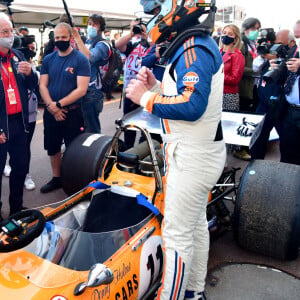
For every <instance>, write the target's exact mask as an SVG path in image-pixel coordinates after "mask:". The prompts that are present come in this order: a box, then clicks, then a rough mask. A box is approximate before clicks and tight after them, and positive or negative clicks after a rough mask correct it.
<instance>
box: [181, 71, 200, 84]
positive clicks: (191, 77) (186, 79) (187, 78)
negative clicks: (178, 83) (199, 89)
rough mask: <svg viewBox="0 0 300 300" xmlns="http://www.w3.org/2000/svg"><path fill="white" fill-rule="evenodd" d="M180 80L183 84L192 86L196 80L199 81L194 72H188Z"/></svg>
mask: <svg viewBox="0 0 300 300" xmlns="http://www.w3.org/2000/svg"><path fill="white" fill-rule="evenodd" d="M182 82H183V85H185V86H194V85H195V84H196V83H197V82H199V76H198V74H197V73H195V72H188V73H186V74H185V75H184V76H183V80H182Z"/></svg>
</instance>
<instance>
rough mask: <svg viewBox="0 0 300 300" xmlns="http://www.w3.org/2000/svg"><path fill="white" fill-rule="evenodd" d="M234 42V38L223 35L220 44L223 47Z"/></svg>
mask: <svg viewBox="0 0 300 300" xmlns="http://www.w3.org/2000/svg"><path fill="white" fill-rule="evenodd" d="M233 42H234V38H232V37H230V36H228V35H223V36H222V43H223V44H224V45H230V44H232V43H233Z"/></svg>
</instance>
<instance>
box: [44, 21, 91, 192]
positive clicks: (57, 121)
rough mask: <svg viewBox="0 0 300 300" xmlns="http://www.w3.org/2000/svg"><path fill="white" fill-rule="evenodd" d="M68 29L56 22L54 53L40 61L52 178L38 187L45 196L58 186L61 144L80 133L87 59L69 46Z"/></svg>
mask: <svg viewBox="0 0 300 300" xmlns="http://www.w3.org/2000/svg"><path fill="white" fill-rule="evenodd" d="M71 35H72V28H71V26H70V25H69V24H67V23H59V24H58V25H56V27H55V30H54V39H55V46H56V47H57V49H58V50H57V51H55V52H53V53H51V54H49V55H47V56H46V57H45V58H44V60H43V65H42V70H41V78H40V93H41V96H42V98H43V100H44V102H45V105H46V109H45V111H44V128H45V129H44V148H45V150H47V152H48V155H49V156H50V161H51V166H52V171H53V178H52V179H51V180H50V181H49V182H48V183H47V184H45V185H44V186H42V187H41V190H40V191H41V193H48V192H50V191H52V190H55V189H58V188H60V187H61V179H60V166H61V158H62V155H61V145H62V142H63V140H64V142H65V145H66V147H68V145H69V144H70V142H71V141H72V140H73V139H74V138H75V137H76V136H77V135H79V134H80V133H81V131H82V127H83V126H84V125H83V116H82V111H81V100H82V97H83V96H84V95H85V94H86V91H87V88H88V84H89V80H90V73H91V72H90V65H89V61H88V60H87V58H86V57H85V56H84V55H83V54H82V53H80V52H79V51H78V50H75V49H73V48H72V47H71V46H70V40H71Z"/></svg>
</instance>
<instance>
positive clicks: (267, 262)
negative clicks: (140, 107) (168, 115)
mask: <svg viewBox="0 0 300 300" xmlns="http://www.w3.org/2000/svg"><path fill="white" fill-rule="evenodd" d="M113 95H114V97H115V98H116V99H115V100H111V101H105V103H104V109H103V112H102V113H101V114H100V120H101V126H102V133H103V134H105V135H113V134H114V133H115V125H114V120H116V119H118V118H120V117H121V116H122V109H119V103H120V101H119V96H120V95H119V94H118V93H115V94H113ZM43 110H44V108H43V107H39V114H38V120H37V125H36V129H35V133H34V136H33V140H32V144H31V152H32V158H31V165H30V174H31V175H32V178H33V180H34V181H35V183H36V189H35V190H34V191H27V190H25V189H24V206H26V207H29V208H34V207H38V206H41V205H45V204H48V203H52V202H57V201H59V200H62V199H64V198H65V197H66V195H65V193H64V192H63V190H62V189H60V190H56V191H53V192H51V193H48V194H41V193H40V191H39V190H40V187H41V186H42V185H43V184H45V183H46V182H48V181H49V180H50V179H51V177H52V173H51V166H50V161H49V158H48V156H47V154H46V151H45V150H44V148H43V122H42V115H43ZM266 159H270V160H275V161H279V149H278V142H271V143H269V145H268V153H267V156H266ZM227 163H228V167H229V168H231V167H240V168H241V171H239V172H238V173H237V177H236V178H237V179H239V178H240V176H241V174H242V171H243V169H244V168H245V167H246V165H247V162H245V161H242V160H238V159H236V158H234V157H233V156H232V155H231V154H228V160H227ZM8 183H9V182H8V178H6V177H4V176H3V177H2V197H1V199H2V202H3V207H2V215H3V216H4V217H6V216H7V215H8V212H9V207H8ZM253 265H254V266H256V265H259V266H267V267H268V270H271V269H272V268H273V269H279V270H281V271H283V273H281V275H282V276H280V275H278V274H279V273H278V274H277V275H278V276H277V277H275V276H271V274H272V273H270V272H271V271H270V272H267V271H266V272H262V269H261V268H260V267H257V268H256V267H253ZM208 270H209V272H208V277H207V292H208V298H209V299H210V300H219V299H220V300H225V299H243V300H248V299H272V300H273V299H281V300H282V299H293V300H295V299H299V300H300V293H298V294H295V291H297V289H296V288H293V287H294V286H297V284H298V287H299V286H300V257H299V258H298V259H297V260H294V261H279V260H276V259H272V258H269V257H265V256H262V255H258V254H254V253H251V252H248V251H245V250H243V249H241V248H239V247H238V245H237V244H236V242H235V241H234V239H233V235H232V232H231V231H229V232H225V233H224V234H223V235H221V236H220V237H218V238H216V239H214V240H212V241H211V247H210V257H209V264H208ZM267 278H272V280H266V279H267ZM255 282H256V283H258V282H259V283H260V284H261V285H262V288H260V287H258V284H255ZM237 285H238V291H239V292H240V293H238V292H236V289H237ZM282 291H285V295H284V296H282ZM241 295H242V296H241ZM295 295H298V296H296V297H295Z"/></svg>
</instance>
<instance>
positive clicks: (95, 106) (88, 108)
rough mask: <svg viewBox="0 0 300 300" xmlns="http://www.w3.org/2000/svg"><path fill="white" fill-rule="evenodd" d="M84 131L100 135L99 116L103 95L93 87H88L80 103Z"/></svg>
mask: <svg viewBox="0 0 300 300" xmlns="http://www.w3.org/2000/svg"><path fill="white" fill-rule="evenodd" d="M81 108H82V113H83V119H84V131H85V132H91V133H101V125H100V120H99V114H100V112H101V111H102V109H103V94H102V92H101V90H99V89H96V88H95V87H89V88H88V90H87V92H86V95H85V96H84V98H83V100H82V103H81Z"/></svg>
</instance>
